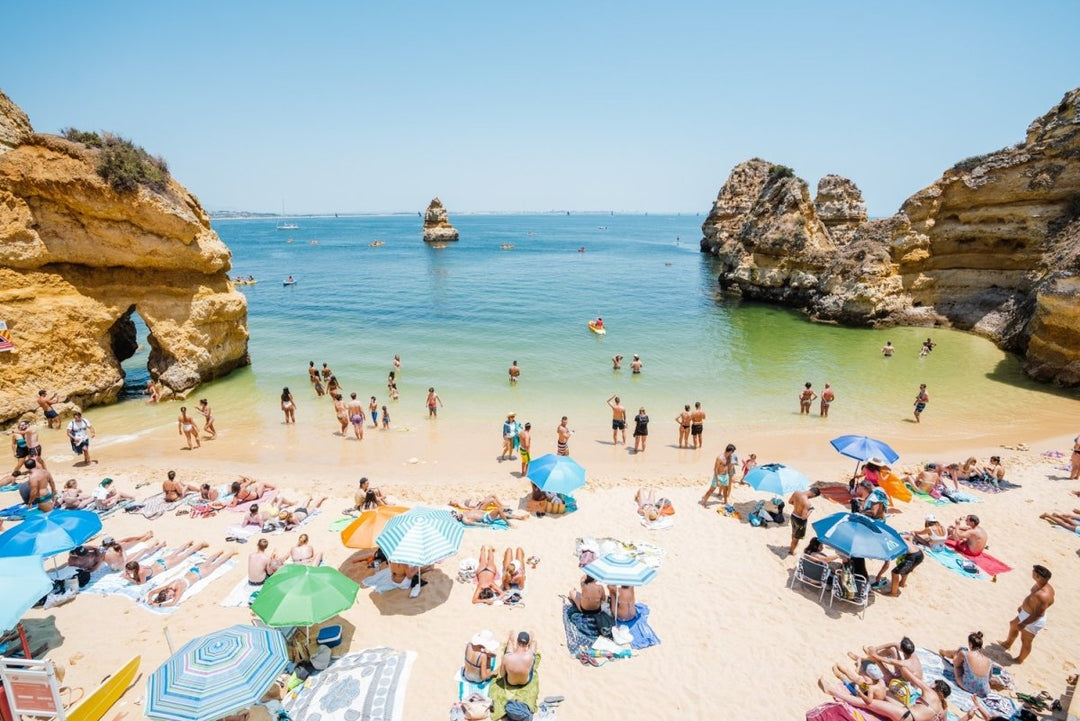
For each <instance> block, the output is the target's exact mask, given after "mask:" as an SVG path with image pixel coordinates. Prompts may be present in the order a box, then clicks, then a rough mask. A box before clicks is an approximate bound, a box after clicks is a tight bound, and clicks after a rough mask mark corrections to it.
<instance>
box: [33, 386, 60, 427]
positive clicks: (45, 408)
mask: <svg viewBox="0 0 1080 721" xmlns="http://www.w3.org/2000/svg"><path fill="white" fill-rule="evenodd" d="M57 401H58V398H57V397H56V394H55V393H53V394H52V395H51V396H50V395H49V394H48V392H47V391H44V390H40V391H38V397H37V403H38V407H39V408H41V411H42V413H44V414H45V424H46V425H47V426H48V427H49V428H59V427H60V414H59V413H57V412H56V409H55V408H53V407H52V404H53V403H56V402H57Z"/></svg>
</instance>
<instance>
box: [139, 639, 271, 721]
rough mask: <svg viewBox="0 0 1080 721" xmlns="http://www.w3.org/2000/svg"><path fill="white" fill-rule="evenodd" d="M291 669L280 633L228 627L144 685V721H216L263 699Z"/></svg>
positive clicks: (183, 652) (188, 648)
mask: <svg viewBox="0 0 1080 721" xmlns="http://www.w3.org/2000/svg"><path fill="white" fill-rule="evenodd" d="M288 663H289V657H288V654H287V653H286V651H285V637H284V636H282V635H281V632H280V631H277V630H276V629H270V628H256V627H254V626H242V625H236V626H230V627H229V628H226V629H223V630H221V631H217V632H215V633H211V634H208V635H206V636H202V637H200V638H196V639H193V640H191V641H189V642H188V643H186V644H184V646H183V648H181V649H180V650H179V651H178V652H177V653H175V654H174V655H173V656H172V657H170V658H169V660H168V661H166V662H165V663H163V664H162V665H161V666H160V667H159V668H158V669H157V670H156V671H154V672H153V673H152V674H150V676H149V678H147V680H146V705H145V707H144V709H143V712H144V713H145V714H146V716H147V718H152V719H160V720H161V721H214V719H219V718H222V717H223V716H228V715H229V714H232V713H236V712H237V711H242V710H243V709H246V708H248V707H250V706H252V705H254V704H256V703H258V701H259V700H260V699H261V698H262V697H263V694H265V693H266V691H267V689H269V688H270V685H271V684H272V683H273V682H274V679H276V678H277V675H278V674H279V673H281V672H282V671H283V670H284V669H285V667H286V666H287V665H288Z"/></svg>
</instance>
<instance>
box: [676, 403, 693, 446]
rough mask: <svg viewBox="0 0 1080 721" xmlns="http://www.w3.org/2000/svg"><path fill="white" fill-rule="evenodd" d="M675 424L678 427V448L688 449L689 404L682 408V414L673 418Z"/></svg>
mask: <svg viewBox="0 0 1080 721" xmlns="http://www.w3.org/2000/svg"><path fill="white" fill-rule="evenodd" d="M675 422H676V423H677V424H678V425H679V439H678V446H679V448H689V447H690V404H689V403H687V404H686V405H684V406H683V410H682V413H680V414H679V415H677V416H675Z"/></svg>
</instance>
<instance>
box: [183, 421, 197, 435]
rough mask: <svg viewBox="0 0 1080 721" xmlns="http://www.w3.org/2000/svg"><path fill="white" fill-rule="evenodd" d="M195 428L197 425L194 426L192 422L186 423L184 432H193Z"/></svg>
mask: <svg viewBox="0 0 1080 721" xmlns="http://www.w3.org/2000/svg"><path fill="white" fill-rule="evenodd" d="M194 430H195V426H193V425H192V424H190V423H185V424H184V433H191V432H192V431H194Z"/></svg>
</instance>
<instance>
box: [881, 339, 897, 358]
mask: <svg viewBox="0 0 1080 721" xmlns="http://www.w3.org/2000/svg"><path fill="white" fill-rule="evenodd" d="M895 350H896V349H895V348H893V344H892V341H891V340H887V341H885V345H884V346H882V348H881V355H883V356H885V357H886V358H892V354H893V351H895Z"/></svg>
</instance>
